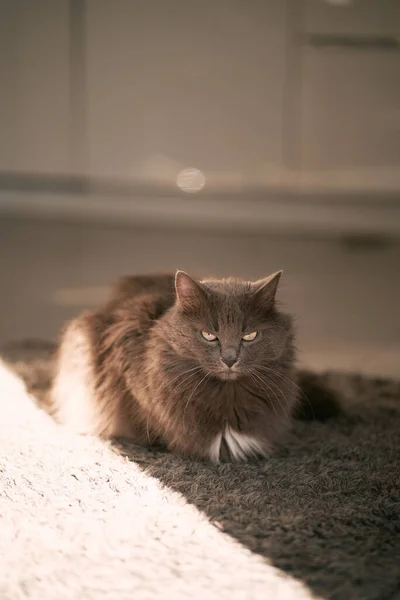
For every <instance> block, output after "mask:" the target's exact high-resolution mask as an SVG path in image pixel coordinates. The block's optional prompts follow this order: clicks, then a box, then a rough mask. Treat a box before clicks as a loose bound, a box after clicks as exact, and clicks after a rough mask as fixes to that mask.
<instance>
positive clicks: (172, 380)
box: [138, 367, 201, 394]
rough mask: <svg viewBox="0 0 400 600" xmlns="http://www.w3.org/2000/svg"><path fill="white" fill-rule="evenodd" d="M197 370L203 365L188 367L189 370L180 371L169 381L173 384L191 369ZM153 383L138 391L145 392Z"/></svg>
mask: <svg viewBox="0 0 400 600" xmlns="http://www.w3.org/2000/svg"><path fill="white" fill-rule="evenodd" d="M195 370H201V367H193V368H192V369H188V370H187V371H184V372H183V373H179V374H178V375H177V376H176V377H174V378H173V379H171V380H170V381H168V383H169V384H171V383H173V382H174V381H176V380H177V379H179V378H180V377H183V376H184V375H186V374H187V373H190V372H191V371H195ZM151 384H152V382H151V381H150V383H148V384H147V385H146V386H145V387H144V388H142V389H141V390H139V392H138V393H139V394H141V393H142V392H145V391H146V390H147V389H148V388H149V387H150V386H151Z"/></svg>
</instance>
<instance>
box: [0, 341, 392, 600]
mask: <svg viewBox="0 0 400 600" xmlns="http://www.w3.org/2000/svg"><path fill="white" fill-rule="evenodd" d="M39 355H40V352H39V351H38V352H37V353H36V356H37V357H39V358H40V356H39ZM33 356H35V351H33ZM15 366H16V368H17V371H18V372H20V373H21V372H23V373H24V375H25V376H27V380H28V381H29V385H30V387H31V389H33V390H35V391H41V392H42V391H43V388H44V387H45V386H46V382H45V380H46V372H47V373H48V370H49V368H50V363H49V362H48V360H47V359H46V358H45V359H43V360H42V359H40V360H37V361H35V360H34V361H33V362H32V356H30V358H29V360H28V358H27V357H26V354H25V355H23V358H22V359H20V360H19V362H15V360H14V367H15ZM335 377H336V376H335ZM335 377H334V380H335V381H336V383H337V384H338V385H339V386H342V387H343V390H345V389H346V390H347V401H348V406H349V409H348V410H349V412H348V415H347V416H346V417H343V418H341V419H340V420H339V421H338V422H337V423H336V424H334V423H331V424H327V425H321V424H314V423H312V424H311V425H307V424H304V423H299V424H298V425H297V426H296V428H295V432H294V436H293V446H292V447H291V448H288V450H287V451H286V453H284V454H283V455H280V456H277V457H274V458H272V459H271V460H269V461H266V462H264V463H261V464H259V465H249V466H240V465H239V466H237V465H236V466H232V465H222V466H221V465H220V466H211V465H205V464H201V463H193V462H191V461H187V460H183V459H180V458H177V457H173V456H172V455H170V454H167V453H165V452H161V451H154V452H151V451H144V450H141V449H138V448H134V447H128V446H125V447H124V448H120V449H119V450H118V449H116V448H113V447H112V446H110V445H107V444H105V443H103V442H100V441H98V440H96V439H91V438H84V437H78V436H76V435H73V434H71V433H69V432H68V431H66V430H65V429H64V428H62V427H60V426H58V425H56V424H55V423H54V422H53V421H52V420H51V419H50V417H48V416H47V415H46V414H45V413H44V412H42V411H41V410H40V409H39V408H38V407H37V406H36V405H35V402H34V400H33V398H32V397H31V396H29V394H28V393H27V391H26V389H25V386H24V384H23V383H22V380H21V379H20V378H19V377H18V376H16V375H15V374H14V372H13V370H12V369H10V367H9V366H8V365H7V363H5V362H2V363H1V364H0V415H1V417H0V561H1V562H0V566H1V569H0V598H1V600H20V599H21V600H22V599H35V600H36V599H38V600H64V599H69V600H70V599H79V600H80V599H82V600H92V599H93V600H100V599H103V598H107V599H108V598H110V599H114V598H115V599H116V600H117V599H118V600H125V599H126V600H128V599H129V600H132V598H135V600H142V599H147V598H148V599H153V598H172V599H175V598H196V599H199V600H200V599H203V598H206V597H207V598H215V599H217V598H218V599H224V598H226V599H229V600H239V599H240V600H242V599H243V600H245V599H252V598H254V599H258V598H278V599H283V600H286V599H288V600H289V599H293V600H300V599H305V598H307V599H310V598H312V597H321V598H326V599H328V598H332V599H335V600H336V599H342V598H343V600H345V599H346V600H352V599H360V600H361V599H362V600H367V599H368V600H369V599H376V600H378V599H379V600H385V599H387V600H388V599H389V598H395V597H396V594H397V592H398V591H399V590H400V507H399V497H400V474H399V470H400V464H399V459H400V402H399V398H400V393H399V391H400V387H399V385H398V384H395V383H393V382H387V383H385V382H379V381H375V382H373V381H370V380H361V379H359V378H353V379H351V378H346V377H336V379H335ZM43 382H44V383H43ZM343 395H344V396H345V393H344V392H343ZM358 400H359V401H360V402H359V401H358ZM314 594H316V595H315V596H314Z"/></svg>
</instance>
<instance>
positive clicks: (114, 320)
mask: <svg viewBox="0 0 400 600" xmlns="http://www.w3.org/2000/svg"><path fill="white" fill-rule="evenodd" d="M280 276H281V272H278V273H274V274H273V275H271V276H269V277H267V278H266V279H264V280H261V281H257V282H254V283H250V282H243V281H239V280H236V279H228V280H222V281H215V280H206V281H201V282H199V281H196V280H194V279H192V278H191V277H189V275H187V274H186V273H184V272H182V271H178V273H177V274H176V277H175V279H174V277H173V276H172V275H165V276H164V275H161V276H147V277H146V276H143V277H127V278H124V279H122V280H121V281H120V282H119V284H118V285H117V286H116V288H115V289H114V291H113V293H112V294H111V297H110V299H109V301H108V302H107V303H106V305H105V306H103V307H101V308H100V309H99V310H97V311H95V312H87V313H85V314H83V315H81V316H80V317H78V318H77V319H75V320H73V321H72V322H71V323H69V324H68V325H67V327H66V329H65V331H64V333H63V335H62V338H61V344H60V348H59V353H58V367H57V371H56V376H55V379H54V384H53V388H52V393H51V401H52V404H53V408H54V413H55V415H56V417H57V419H58V420H59V421H61V422H63V423H65V424H67V425H69V426H71V427H72V428H73V429H74V430H76V431H78V432H80V433H85V434H94V435H99V436H102V437H124V438H130V439H132V440H133V441H134V442H135V443H137V444H140V445H153V444H156V445H157V444H162V445H166V446H167V447H168V448H169V449H170V450H171V451H174V452H177V453H181V454H185V455H189V456H192V457H196V458H201V459H207V460H212V461H214V462H219V461H233V462H239V461H245V460H248V459H250V458H254V457H259V456H265V455H267V454H268V453H269V452H270V450H271V448H272V447H273V446H274V444H276V442H278V441H279V440H280V439H281V436H282V434H283V433H284V432H285V431H286V430H287V429H288V427H289V424H290V421H291V417H292V416H293V415H294V414H297V416H301V415H302V414H303V416H310V415H307V414H306V412H303V413H302V410H303V408H302V407H303V406H305V405H303V404H302V403H301V402H299V399H300V398H301V397H302V395H303V396H304V395H305V390H300V388H299V386H298V383H297V382H296V377H297V374H296V371H295V348H294V332H293V324H292V319H291V317H290V316H289V315H287V314H285V313H283V312H281V311H279V310H278V308H277V306H276V302H275V295H276V291H277V287H278V283H279V279H280ZM202 332H207V334H210V336H211V338H213V337H214V336H215V339H210V340H207V339H205V338H204V336H203V334H202ZM252 332H256V333H257V335H256V337H255V339H254V340H250V341H246V339H245V337H244V336H246V335H247V334H249V333H252ZM210 336H209V337H210ZM304 381H305V383H306V384H307V381H308V383H310V381H311V380H310V379H308V380H306V379H305V380H304ZM311 383H313V382H312V381H311ZM309 388H310V389H309V390H308V392H310V391H311V395H312V394H313V392H315V386H314V385H309ZM318 392H319V391H318V390H317V395H316V397H317V398H319V399H320V405H321V406H320V407H319V408H322V410H317V412H318V413H320V414H316V415H315V416H317V417H318V416H321V415H324V414H325V412H326V411H325V410H324V409H325V408H326V409H327V412H328V413H329V411H330V412H332V413H334V412H335V410H336V404H335V401H334V398H333V397H332V396H331V394H330V392H329V390H328V391H327V392H325V398H324V399H323V401H322V402H321V398H322V396H321V394H320V393H318ZM310 406H311V416H314V414H315V409H314V406H315V407H317V409H318V402H316V403H313V404H312V405H311V404H310Z"/></svg>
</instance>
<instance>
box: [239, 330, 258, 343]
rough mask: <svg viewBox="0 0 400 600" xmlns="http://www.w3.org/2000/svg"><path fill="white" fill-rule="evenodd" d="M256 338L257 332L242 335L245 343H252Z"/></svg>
mask: <svg viewBox="0 0 400 600" xmlns="http://www.w3.org/2000/svg"><path fill="white" fill-rule="evenodd" d="M257 336H258V332H257V331H252V333H246V335H244V336H243V338H242V339H243V340H244V341H245V342H252V341H253V340H255V339H256V337H257Z"/></svg>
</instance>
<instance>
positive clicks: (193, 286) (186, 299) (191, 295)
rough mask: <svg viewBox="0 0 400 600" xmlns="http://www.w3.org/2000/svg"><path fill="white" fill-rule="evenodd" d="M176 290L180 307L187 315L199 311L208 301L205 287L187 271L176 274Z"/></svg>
mask: <svg viewBox="0 0 400 600" xmlns="http://www.w3.org/2000/svg"><path fill="white" fill-rule="evenodd" d="M175 290H176V298H177V300H178V303H179V305H180V307H181V308H182V309H183V311H184V312H187V313H189V312H196V311H198V310H199V309H200V308H201V306H202V305H203V304H204V303H205V302H206V300H207V292H206V291H205V289H204V288H203V286H202V285H201V284H200V283H198V281H196V280H195V279H193V278H192V277H190V275H188V274H187V273H185V271H177V272H176V275H175Z"/></svg>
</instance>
